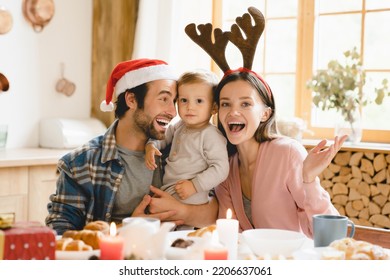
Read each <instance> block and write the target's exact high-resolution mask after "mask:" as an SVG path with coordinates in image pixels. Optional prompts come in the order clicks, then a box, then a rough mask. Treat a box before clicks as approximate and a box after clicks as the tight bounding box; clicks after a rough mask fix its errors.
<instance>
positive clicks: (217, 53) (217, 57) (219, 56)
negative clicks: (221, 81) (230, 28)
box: [185, 23, 230, 72]
mask: <svg viewBox="0 0 390 280" xmlns="http://www.w3.org/2000/svg"><path fill="white" fill-rule="evenodd" d="M198 30H199V31H200V35H198V33H197V31H196V27H195V24H194V23H191V24H189V25H187V26H186V28H185V32H186V33H187V35H188V37H190V38H191V39H192V41H194V42H195V43H197V44H198V45H199V46H200V47H201V48H202V49H203V50H205V51H206V52H207V53H208V54H209V56H210V57H211V58H212V59H213V60H214V61H215V63H217V65H218V67H219V68H221V70H222V71H223V72H226V71H227V70H229V69H230V68H229V65H228V63H227V61H226V57H225V49H226V46H227V44H228V41H229V39H228V37H227V34H226V33H224V32H222V30H221V29H219V28H216V29H214V38H215V43H213V42H212V31H213V26H212V25H211V23H207V24H200V25H198Z"/></svg>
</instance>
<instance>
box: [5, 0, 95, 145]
mask: <svg viewBox="0 0 390 280" xmlns="http://www.w3.org/2000/svg"><path fill="white" fill-rule="evenodd" d="M54 3H55V14H54V17H53V19H52V20H51V22H50V23H49V24H48V25H47V26H46V27H45V28H44V29H43V31H42V32H40V33H36V32H35V31H34V30H33V29H32V27H31V26H30V25H29V24H28V22H27V21H26V20H25V19H24V17H23V13H22V0H13V1H8V0H0V6H4V7H5V8H7V9H8V10H9V11H10V12H11V14H12V16H13V28H12V29H11V31H10V32H8V33H7V34H4V35H0V72H1V73H3V74H4V75H5V76H6V77H7V78H8V80H9V82H10V89H9V90H8V91H7V92H2V93H0V124H3V123H5V124H8V141H7V148H18V147H38V143H39V139H38V128H39V121H40V120H41V119H43V118H49V117H50V118H51V117H64V118H87V117H89V116H90V107H91V100H90V99H91V52H92V0H82V1H80V0H54ZM62 62H63V63H64V64H65V77H66V78H68V79H69V80H71V81H72V82H74V83H75V84H76V91H75V93H74V94H73V95H72V96H71V97H66V96H65V95H62V94H59V93H57V92H56V91H55V84H56V82H57V80H58V79H59V78H60V77H61V72H60V64H61V63H62Z"/></svg>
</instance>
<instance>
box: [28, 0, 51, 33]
mask: <svg viewBox="0 0 390 280" xmlns="http://www.w3.org/2000/svg"><path fill="white" fill-rule="evenodd" d="M23 15H24V17H25V18H26V20H27V21H28V22H29V23H30V24H31V25H32V27H33V29H34V31H36V32H41V31H42V30H43V28H44V27H45V26H46V25H47V24H48V23H49V22H50V20H51V19H52V17H53V16H54V2H53V0H23Z"/></svg>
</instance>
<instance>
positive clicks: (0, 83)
mask: <svg viewBox="0 0 390 280" xmlns="http://www.w3.org/2000/svg"><path fill="white" fill-rule="evenodd" d="M8 89H9V82H8V79H7V78H6V77H5V76H4V75H3V74H2V73H0V93H1V92H2V91H7V90H8Z"/></svg>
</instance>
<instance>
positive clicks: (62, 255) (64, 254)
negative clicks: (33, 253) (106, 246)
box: [56, 250, 100, 260]
mask: <svg viewBox="0 0 390 280" xmlns="http://www.w3.org/2000/svg"><path fill="white" fill-rule="evenodd" d="M92 256H96V257H98V258H99V257H100V250H92V251H58V250H57V251H56V260H88V259H89V258H90V257H92Z"/></svg>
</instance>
